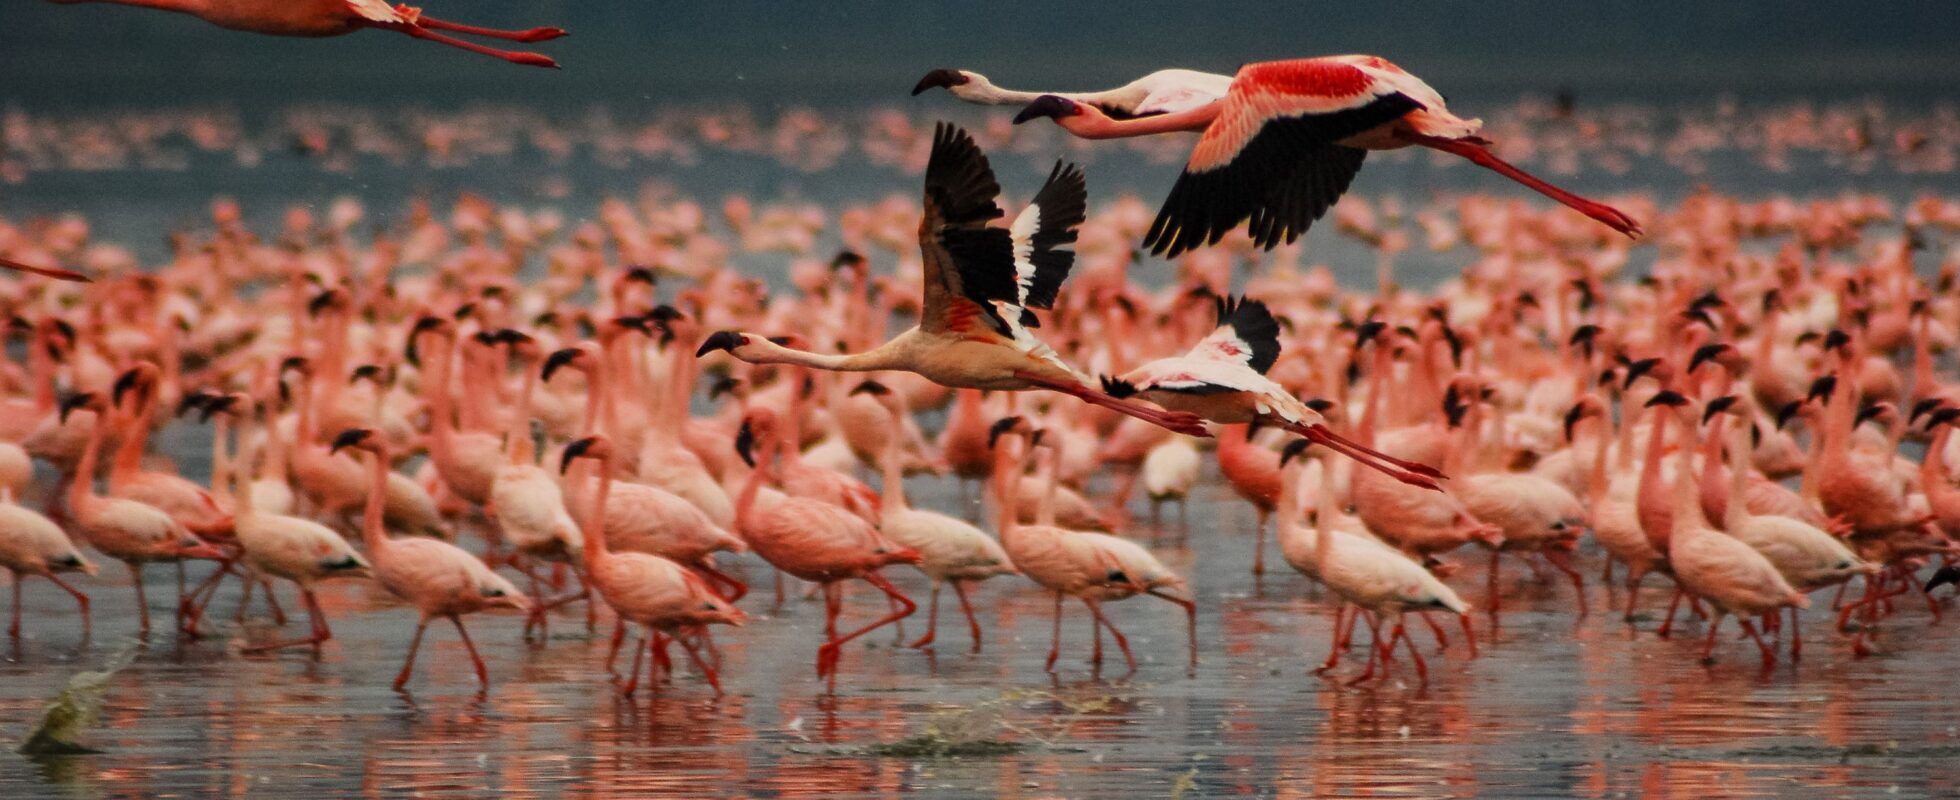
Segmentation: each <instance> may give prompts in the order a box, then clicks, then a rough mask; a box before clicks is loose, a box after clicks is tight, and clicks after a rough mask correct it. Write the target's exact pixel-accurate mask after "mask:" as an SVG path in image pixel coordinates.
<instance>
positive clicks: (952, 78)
mask: <svg viewBox="0 0 1960 800" xmlns="http://www.w3.org/2000/svg"><path fill="white" fill-rule="evenodd" d="M966 82H967V77H966V76H965V75H961V74H960V71H959V70H956V69H935V70H933V71H931V72H928V73H926V76H925V77H923V78H920V79H919V82H918V83H916V84H913V86H912V96H913V97H918V96H919V95H922V94H925V92H926V90H927V89H951V88H953V87H955V86H958V85H960V84H963V83H966Z"/></svg>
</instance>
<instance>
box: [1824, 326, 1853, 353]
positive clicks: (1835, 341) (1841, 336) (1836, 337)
mask: <svg viewBox="0 0 1960 800" xmlns="http://www.w3.org/2000/svg"><path fill="white" fill-rule="evenodd" d="M1848 344H1851V334H1848V333H1845V332H1844V331H1841V330H1837V329H1832V330H1831V332H1830V333H1827V334H1824V349H1826V350H1836V349H1838V348H1840V347H1844V346H1845V345H1848Z"/></svg>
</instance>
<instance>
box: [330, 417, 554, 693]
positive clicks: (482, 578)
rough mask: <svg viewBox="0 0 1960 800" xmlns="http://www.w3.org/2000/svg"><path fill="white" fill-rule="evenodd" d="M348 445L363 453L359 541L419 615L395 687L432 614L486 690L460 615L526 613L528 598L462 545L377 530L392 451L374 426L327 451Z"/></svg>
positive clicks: (410, 665) (352, 432)
mask: <svg viewBox="0 0 1960 800" xmlns="http://www.w3.org/2000/svg"><path fill="white" fill-rule="evenodd" d="M348 449H354V450H365V451H367V453H368V471H369V483H368V492H367V501H366V506H365V508H364V509H363V511H362V515H361V541H362V543H363V544H365V545H366V546H367V552H368V559H369V560H370V561H371V562H372V563H373V565H374V577H375V580H377V581H379V582H380V583H381V585H382V586H384V587H386V588H387V589H388V591H389V592H392V593H393V594H394V595H395V596H397V597H400V598H401V599H403V600H406V601H408V602H409V603H410V604H411V605H414V606H415V609H416V612H417V614H418V619H417V620H416V621H415V636H414V638H412V639H410V640H409V643H408V658H407V659H406V660H405V661H404V662H403V663H402V671H401V672H400V673H399V674H397V675H396V676H395V682H394V689H395V691H398V692H399V691H401V690H402V687H404V686H407V685H408V679H409V676H410V675H411V674H413V672H414V671H415V654H416V651H418V650H420V649H421V647H422V633H423V632H424V631H425V630H427V629H428V627H429V621H430V620H432V619H435V618H436V617H443V618H446V619H448V620H449V622H450V624H452V625H455V626H456V634H457V635H458V636H460V637H462V639H463V647H464V648H466V649H468V650H469V653H470V663H471V664H473V665H475V667H476V681H477V685H478V686H479V687H480V690H481V691H489V689H490V670H489V669H487V668H486V667H484V666H483V657H482V656H481V655H478V654H477V652H476V643H475V642H472V641H470V632H469V629H467V628H465V627H463V615H464V614H473V613H476V612H478V611H485V610H488V609H492V608H511V609H516V610H518V611H528V610H530V606H531V604H530V601H528V600H526V599H525V597H524V595H523V594H522V593H521V592H519V591H517V587H516V586H512V585H511V583H510V581H507V580H505V579H504V578H503V576H501V575H498V574H497V573H495V572H492V571H490V568H489V567H487V566H484V564H483V561H482V559H479V558H477V557H476V556H473V555H470V554H469V552H468V551H466V550H464V549H463V548H460V547H457V546H455V545H453V544H450V543H448V542H444V541H439V540H436V539H427V538H422V537H414V536H411V537H406V538H400V539H397V538H393V537H390V536H388V534H387V533H386V532H384V531H383V530H382V515H383V510H384V506H385V504H386V502H387V493H388V476H389V475H390V474H391V472H392V470H390V469H389V468H388V464H389V457H390V455H391V454H390V453H389V448H388V443H387V442H386V441H385V440H384V439H383V438H382V437H381V436H380V435H378V434H376V433H375V431H374V430H373V429H370V428H351V429H348V430H345V431H341V432H340V435H338V436H335V437H334V440H333V445H332V447H331V448H329V450H328V452H329V453H330V454H335V455H337V454H339V453H340V451H342V450H348Z"/></svg>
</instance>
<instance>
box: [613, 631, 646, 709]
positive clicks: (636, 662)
mask: <svg viewBox="0 0 1960 800" xmlns="http://www.w3.org/2000/svg"><path fill="white" fill-rule="evenodd" d="M650 636H652V631H648V632H646V633H642V634H640V640H639V641H637V642H634V643H633V667H632V669H629V670H627V672H626V675H627V678H626V683H625V684H623V685H621V686H620V687H619V692H620V694H623V695H626V696H627V697H632V696H633V693H634V692H637V691H639V690H640V659H641V658H643V657H645V656H646V654H647V651H649V650H651V649H652V645H653V643H652V642H651V641H649V637H650Z"/></svg>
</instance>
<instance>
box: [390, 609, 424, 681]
mask: <svg viewBox="0 0 1960 800" xmlns="http://www.w3.org/2000/svg"><path fill="white" fill-rule="evenodd" d="M428 628H429V618H428V617H423V618H421V619H419V620H416V622H415V636H414V637H412V638H410V639H409V640H408V658H407V659H406V660H404V661H403V662H402V671H401V672H400V673H399V674H397V675H396V676H395V691H397V692H399V691H401V690H402V687H403V686H406V685H408V676H409V675H410V674H412V673H413V672H414V671H415V653H416V652H417V651H419V650H421V649H422V632H423V631H426V630H428Z"/></svg>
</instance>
